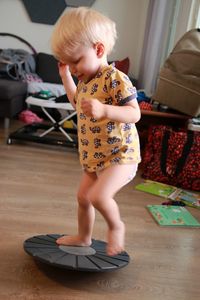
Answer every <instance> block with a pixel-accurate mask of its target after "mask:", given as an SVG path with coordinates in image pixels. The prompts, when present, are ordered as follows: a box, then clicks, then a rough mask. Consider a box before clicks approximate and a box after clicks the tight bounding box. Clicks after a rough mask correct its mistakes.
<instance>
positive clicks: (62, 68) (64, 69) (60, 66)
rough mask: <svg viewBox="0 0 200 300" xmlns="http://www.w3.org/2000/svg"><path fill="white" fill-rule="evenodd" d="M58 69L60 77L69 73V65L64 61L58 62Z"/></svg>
mask: <svg viewBox="0 0 200 300" xmlns="http://www.w3.org/2000/svg"><path fill="white" fill-rule="evenodd" d="M58 70H59V74H60V77H61V78H65V77H66V76H68V75H71V73H70V70H69V66H68V65H66V64H64V63H61V62H59V63H58Z"/></svg>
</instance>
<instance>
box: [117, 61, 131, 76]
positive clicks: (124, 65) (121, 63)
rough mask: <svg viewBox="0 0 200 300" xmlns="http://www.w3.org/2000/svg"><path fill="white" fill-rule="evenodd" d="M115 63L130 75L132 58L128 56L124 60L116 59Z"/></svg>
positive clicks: (119, 68)
mask: <svg viewBox="0 0 200 300" xmlns="http://www.w3.org/2000/svg"><path fill="white" fill-rule="evenodd" d="M114 63H115V67H116V68H117V69H118V70H120V71H121V72H123V73H125V74H126V75H128V72H129V67H130V60H129V58H128V57H126V58H124V59H123V60H116V61H114Z"/></svg>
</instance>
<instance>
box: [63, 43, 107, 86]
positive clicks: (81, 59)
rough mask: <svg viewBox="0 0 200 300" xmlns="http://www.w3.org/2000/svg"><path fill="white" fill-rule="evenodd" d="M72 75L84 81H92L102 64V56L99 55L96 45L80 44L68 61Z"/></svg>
mask: <svg viewBox="0 0 200 300" xmlns="http://www.w3.org/2000/svg"><path fill="white" fill-rule="evenodd" d="M66 64H67V65H69V68H70V71H71V73H72V75H74V76H76V77H77V78H78V80H82V81H84V82H88V81H90V80H91V79H92V78H94V77H95V76H96V74H97V73H98V71H99V68H100V66H101V64H102V57H101V58H100V57H99V56H98V51H97V49H96V46H95V45H94V46H93V47H86V46H80V47H79V48H78V49H76V51H74V53H73V56H72V57H70V59H69V60H67V61H66Z"/></svg>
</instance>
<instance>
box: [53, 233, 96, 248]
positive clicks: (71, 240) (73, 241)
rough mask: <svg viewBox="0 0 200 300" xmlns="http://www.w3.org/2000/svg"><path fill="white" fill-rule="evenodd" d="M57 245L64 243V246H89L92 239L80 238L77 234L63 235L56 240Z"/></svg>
mask: <svg viewBox="0 0 200 300" xmlns="http://www.w3.org/2000/svg"><path fill="white" fill-rule="evenodd" d="M56 243H57V244H58V245H65V246H82V247H83V246H90V245H91V243H92V241H91V239H87V240H86V239H85V240H84V239H81V238H80V237H79V236H78V235H77V236H76V235H75V236H70V235H64V236H62V237H60V238H59V239H57V240H56Z"/></svg>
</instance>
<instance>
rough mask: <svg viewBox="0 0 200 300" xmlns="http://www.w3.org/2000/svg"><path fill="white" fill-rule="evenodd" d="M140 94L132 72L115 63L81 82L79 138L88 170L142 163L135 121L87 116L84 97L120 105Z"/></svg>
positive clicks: (79, 90)
mask: <svg viewBox="0 0 200 300" xmlns="http://www.w3.org/2000/svg"><path fill="white" fill-rule="evenodd" d="M136 95H137V93H136V89H135V88H134V87H133V86H132V83H131V81H130V79H129V78H128V76H126V75H125V74H124V73H122V72H120V71H119V70H117V69H116V68H115V67H114V66H112V65H109V66H106V67H103V68H102V69H101V71H100V72H99V73H98V74H97V75H96V77H95V78H94V79H92V80H90V81H89V82H88V83H84V82H83V81H80V82H79V83H78V86H77V92H76V96H75V101H76V109H77V118H78V142H79V153H80V162H81V165H82V166H83V168H84V169H85V170H87V171H89V172H96V171H98V170H100V169H103V168H106V167H108V166H110V165H112V164H131V163H139V162H140V144H139V137H138V133H137V129H136V127H135V124H133V123H120V122H115V121H111V120H109V119H107V118H103V119H101V120H96V119H94V118H92V117H87V116H86V115H85V114H84V113H83V111H82V109H81V100H82V99H83V98H85V99H93V98H96V99H98V100H99V101H101V102H102V103H104V104H108V105H114V106H116V105H119V106H120V105H124V104H126V103H127V102H128V101H131V100H133V99H135V98H136Z"/></svg>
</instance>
